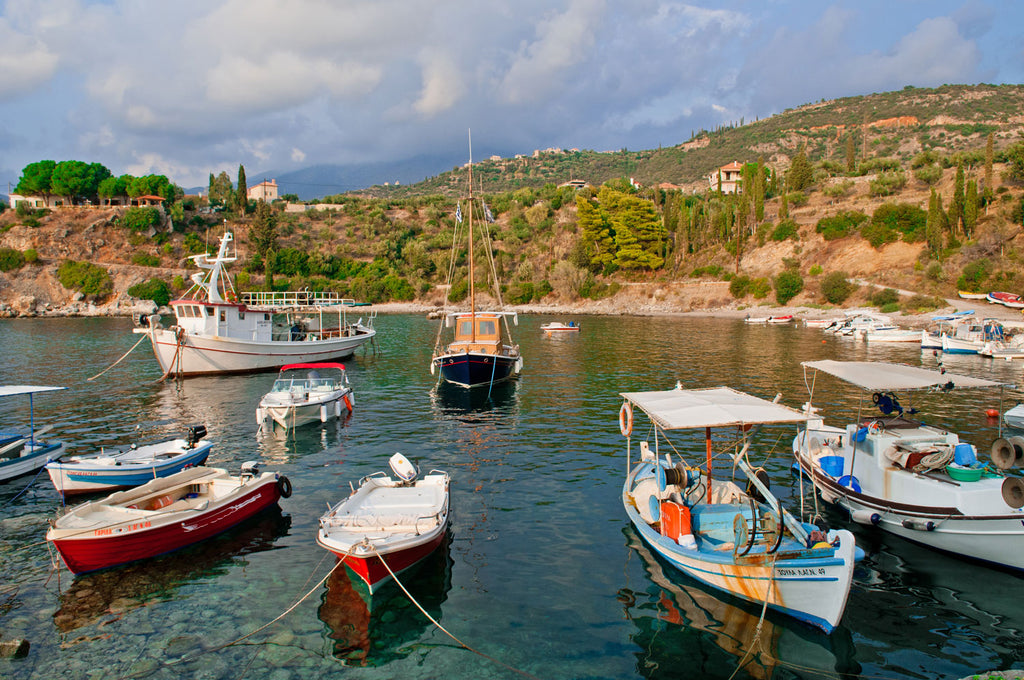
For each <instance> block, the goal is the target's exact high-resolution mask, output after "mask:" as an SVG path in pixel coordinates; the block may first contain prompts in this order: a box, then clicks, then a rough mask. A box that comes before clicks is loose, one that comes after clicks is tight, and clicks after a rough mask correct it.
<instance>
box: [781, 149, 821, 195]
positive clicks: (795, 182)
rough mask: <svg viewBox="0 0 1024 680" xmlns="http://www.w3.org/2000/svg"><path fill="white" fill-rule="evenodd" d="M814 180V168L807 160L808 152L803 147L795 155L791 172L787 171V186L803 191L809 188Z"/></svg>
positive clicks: (790, 167) (793, 189) (790, 168)
mask: <svg viewBox="0 0 1024 680" xmlns="http://www.w3.org/2000/svg"><path fill="white" fill-rule="evenodd" d="M813 182H814V169H813V168H812V167H811V163H810V161H808V160H807V154H806V153H804V151H803V149H801V150H800V151H799V152H798V153H797V154H796V156H794V157H793V162H792V164H791V165H790V166H789V172H787V173H786V186H787V187H788V188H789V189H791V190H792V191H803V190H804V189H807V188H809V187H810V186H811V184H812V183H813Z"/></svg>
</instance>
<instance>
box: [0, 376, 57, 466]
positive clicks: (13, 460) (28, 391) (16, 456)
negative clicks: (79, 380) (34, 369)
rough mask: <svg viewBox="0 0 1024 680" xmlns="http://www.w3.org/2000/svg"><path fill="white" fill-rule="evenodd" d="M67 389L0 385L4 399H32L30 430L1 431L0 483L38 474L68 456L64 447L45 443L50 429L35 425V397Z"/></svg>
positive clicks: (0, 395)
mask: <svg viewBox="0 0 1024 680" xmlns="http://www.w3.org/2000/svg"><path fill="white" fill-rule="evenodd" d="M63 389H67V388H64V387H48V386H45V385H0V397H15V396H20V395H27V396H28V414H29V415H28V423H29V425H28V430H27V431H14V430H8V431H6V432H4V431H0V482H6V481H7V480H9V479H14V478H15V477H20V476H22V475H27V474H29V473H32V472H35V471H36V470H38V469H39V468H41V467H43V466H44V465H46V464H47V463H49V462H50V461H53V460H57V459H58V458H60V457H61V455H63V453H64V444H62V443H61V442H57V441H51V440H43V439H40V437H41V436H42V435H44V434H46V433H47V432H49V431H50V427H42V428H39V429H38V430H37V429H36V425H35V407H34V405H33V399H32V395H34V394H39V393H40V392H54V391H57V390H63Z"/></svg>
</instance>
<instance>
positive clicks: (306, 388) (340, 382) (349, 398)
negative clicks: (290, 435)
mask: <svg viewBox="0 0 1024 680" xmlns="http://www.w3.org/2000/svg"><path fill="white" fill-rule="evenodd" d="M355 401H356V395H355V393H354V392H353V391H352V387H351V386H350V385H349V384H348V374H347V373H346V372H345V365H344V364H337V363H320V364H288V365H287V366H284V367H282V368H281V373H280V374H278V376H277V380H275V381H274V387H273V388H272V389H271V390H270V391H269V392H267V393H266V394H265V395H263V398H262V399H260V405H259V406H258V407H257V408H256V422H257V423H259V424H260V427H261V428H268V427H273V423H277V424H278V425H280V426H281V427H283V428H285V429H288V428H291V427H300V426H302V425H307V424H309V423H326V422H327V421H328V420H330V419H331V418H340V417H341V415H342V414H343V413H345V414H348V413H352V408H353V406H354V405H355Z"/></svg>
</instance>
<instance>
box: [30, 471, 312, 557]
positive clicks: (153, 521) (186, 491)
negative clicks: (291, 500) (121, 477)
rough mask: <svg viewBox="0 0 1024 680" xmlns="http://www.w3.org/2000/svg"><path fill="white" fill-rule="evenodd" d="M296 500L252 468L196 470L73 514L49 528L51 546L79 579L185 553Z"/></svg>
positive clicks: (280, 480) (272, 476)
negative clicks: (236, 473) (236, 471)
mask: <svg viewBox="0 0 1024 680" xmlns="http://www.w3.org/2000/svg"><path fill="white" fill-rule="evenodd" d="M291 494H292V487H291V482H289V481H288V478H287V477H284V476H282V475H278V474H277V473H275V472H263V473H260V472H259V469H258V466H257V464H256V463H255V462H248V463H243V464H242V472H241V476H239V477H232V476H231V475H230V474H228V472H227V470H222V469H219V468H209V467H194V468H189V469H187V470H182V471H181V472H178V473H175V474H173V475H171V476H169V477H162V478H159V479H154V480H153V481H151V482H147V483H146V484H143V485H142V486H139V487H136V488H134V489H128V490H127V491H118V492H115V493H112V494H111V495H109V496H107V497H106V498H102V499H100V500H96V501H91V502H88V503H83V504H82V505H78V506H75V507H73V508H71V509H70V510H69V511H68V512H67V514H65V515H62V516H60V517H58V518H57V519H56V520H53V521H51V526H50V530H49V531H47V532H46V540H47V541H49V542H50V543H52V544H53V546H54V547H55V548H56V549H57V552H58V553H59V554H60V556H61V559H62V560H63V561H64V564H66V565H67V567H68V569H70V570H71V571H72V572H73V573H75V574H82V573H85V572H89V571H96V570H97V569H106V568H108V567H116V566H118V565H121V564H127V563H129V562H134V561H136V560H142V559H147V558H150V557H156V556H157V555H162V554H164V553H169V552H173V551H175V550H180V549H181V548H185V547H187V546H190V545H192V544H194V543H198V542H200V541H203V540H206V539H208V538H210V537H212V536H216V535H217V534H219V533H221V532H223V531H226V530H228V529H230V528H231V527H233V526H235V525H236V524H238V523H240V522H242V521H244V520H246V519H249V518H250V517H253V516H255V515H257V514H259V513H260V512H261V511H263V510H265V509H267V508H270V507H272V506H274V505H276V504H277V502H278V500H279V499H281V498H288V497H289V496H291Z"/></svg>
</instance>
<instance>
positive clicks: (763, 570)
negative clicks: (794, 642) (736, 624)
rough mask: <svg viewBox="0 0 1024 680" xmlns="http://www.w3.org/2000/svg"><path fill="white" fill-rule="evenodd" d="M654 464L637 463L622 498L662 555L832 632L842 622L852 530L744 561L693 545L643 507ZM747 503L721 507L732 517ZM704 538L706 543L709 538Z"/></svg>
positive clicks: (705, 579) (709, 581)
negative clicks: (803, 553) (798, 553)
mask: <svg viewBox="0 0 1024 680" xmlns="http://www.w3.org/2000/svg"><path fill="white" fill-rule="evenodd" d="M651 469H652V466H650V465H649V464H640V465H638V466H637V467H636V468H634V470H633V472H632V473H631V474H630V475H629V477H627V479H626V483H625V485H624V486H623V490H622V502H623V506H624V507H625V509H626V514H627V516H628V517H629V520H630V522H631V523H632V524H633V526H634V528H635V529H636V530H637V532H638V533H639V535H640V537H641V538H642V539H643V541H644V542H645V543H646V544H647V545H648V546H650V548H651V549H652V550H654V551H655V552H656V553H657V554H658V555H660V556H661V557H662V558H664V559H665V560H667V561H668V562H670V563H671V564H672V565H673V566H674V567H676V568H677V569H679V570H680V571H682V572H683V573H685V574H687V575H688V576H690V577H692V578H694V579H696V580H697V581H700V582H701V583H704V584H706V585H708V586H711V587H712V588H715V589H717V590H720V591H723V592H726V593H729V594H731V595H734V596H736V597H739V598H741V599H744V600H747V601H748V602H753V603H755V604H758V605H761V606H764V605H765V604H767V606H768V607H771V608H772V609H774V610H776V611H779V612H782V613H784V614H787V615H789V616H792V617H794V618H796V619H798V620H800V621H803V622H805V623H808V624H810V625H812V626H815V627H817V628H820V629H822V630H824V631H826V632H831V631H832V630H834V629H835V627H836V626H837V625H839V621H840V619H841V618H842V615H843V611H844V610H845V608H846V601H847V598H848V596H849V591H850V584H851V582H852V579H853V564H854V558H855V550H856V545H855V542H854V538H853V535H852V534H851V533H850V532H848V531H837V532H829V536H828V538H829V540H833V541H834V540H836V539H838V547H837V548H834V549H830V550H826V551H809V552H808V556H807V557H797V558H795V559H791V558H792V557H793V555H791V554H790V555H784V554H783V549H780V550H779V551H778V552H777V553H775V555H776V557H772V556H770V555H768V554H767V553H765V554H761V555H759V556H756V557H753V559H751V560H749V561H744V562H738V561H737V560H736V559H735V558H734V556H733V551H732V550H713V549H711V548H710V547H709V548H708V549H700V548H693V549H688V548H685V547H683V546H681V545H680V544H679V543H677V542H676V541H675V540H673V539H671V538H668V537H666V536H663V535H662V534H661V533H660V532H659V531H657V530H655V528H654V527H653V526H652V525H651V523H649V522H648V520H647V519H645V518H644V517H643V516H642V515H641V513H640V512H639V511H638V507H644V506H646V504H648V502H649V498H650V496H651V495H652V493H653V490H654V486H653V484H652V483H650V481H649V478H650V477H651V476H652V475H653V473H652V472H651ZM645 477H646V478H648V481H647V485H646V486H647V488H646V489H645V488H644V481H645V480H644V478H645ZM727 506H728V507H727ZM745 508H746V504H745V503H741V504H735V505H733V504H723V505H720V506H717V510H716V511H724V512H726V513H728V514H729V515H730V517H732V516H734V515H736V514H742V513H743V511H744V509H745ZM695 533H698V534H699V532H697V531H695ZM698 540H699V541H700V543H701V544H704V543H705V539H703V538H700V537H698ZM830 548H831V546H830ZM813 553H817V554H814V555H813V556H812V554H813ZM824 553H828V554H824Z"/></svg>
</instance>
